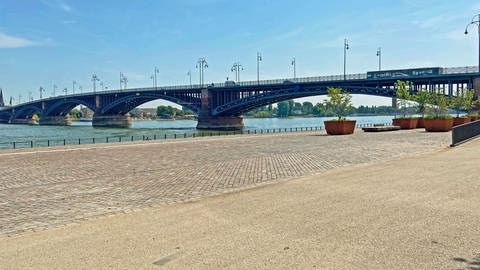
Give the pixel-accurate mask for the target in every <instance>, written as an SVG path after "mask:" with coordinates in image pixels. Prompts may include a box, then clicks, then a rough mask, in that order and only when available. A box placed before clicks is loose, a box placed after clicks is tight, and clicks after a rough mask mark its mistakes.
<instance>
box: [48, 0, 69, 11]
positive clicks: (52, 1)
mask: <svg viewBox="0 0 480 270" xmlns="http://www.w3.org/2000/svg"><path fill="white" fill-rule="evenodd" d="M42 3H43V4H44V5H46V6H48V7H50V8H56V9H61V10H63V11H65V12H71V11H72V7H71V6H70V5H68V4H67V3H65V2H64V1H62V0H42Z"/></svg>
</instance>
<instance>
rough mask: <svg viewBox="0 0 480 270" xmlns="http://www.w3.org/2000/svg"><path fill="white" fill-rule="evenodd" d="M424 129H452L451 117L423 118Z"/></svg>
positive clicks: (438, 130) (445, 130) (443, 130)
mask: <svg viewBox="0 0 480 270" xmlns="http://www.w3.org/2000/svg"><path fill="white" fill-rule="evenodd" d="M424 123H425V130H426V131H428V132H447V131H450V130H452V127H453V118H449V119H425V120H424Z"/></svg>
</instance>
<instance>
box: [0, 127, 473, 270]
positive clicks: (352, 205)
mask: <svg viewBox="0 0 480 270" xmlns="http://www.w3.org/2000/svg"><path fill="white" fill-rule="evenodd" d="M318 135H321V134H315V133H312V134H311V136H308V135H302V136H300V138H298V136H292V135H268V136H267V135H264V136H259V137H258V141H257V140H254V141H243V140H242V139H241V138H238V137H237V138H225V139H224V141H223V142H221V141H219V140H218V138H217V139H211V140H210V139H209V140H201V141H196V142H194V144H195V145H196V147H198V149H209V150H210V151H212V152H210V153H209V155H207V156H205V157H203V158H202V159H200V160H202V165H201V166H200V167H203V166H208V164H211V163H212V162H213V163H216V162H220V163H218V164H217V165H216V166H214V167H212V169H213V168H216V169H215V170H213V172H214V174H213V175H209V174H208V173H207V172H208V171H209V170H208V169H206V168H204V169H201V170H198V169H195V168H192V165H191V164H189V162H188V158H187V160H186V162H187V164H185V166H182V168H179V170H178V171H177V173H174V174H172V175H171V176H170V177H167V178H166V179H165V181H166V183H168V186H169V187H170V188H169V189H171V188H172V187H173V186H172V184H173V183H174V182H176V181H181V179H179V178H178V174H179V173H180V172H181V171H185V170H186V168H190V169H189V170H193V171H195V174H189V173H188V172H186V174H185V176H186V177H188V178H190V179H192V181H194V182H196V183H197V184H196V185H195V186H189V185H185V184H186V182H183V184H182V186H183V188H182V189H181V190H183V192H187V191H188V190H190V191H191V192H194V193H192V194H198V193H197V192H200V193H202V190H204V188H200V187H202V186H212V185H213V186H218V184H219V183H218V182H217V180H220V179H224V181H222V183H224V185H223V186H224V187H226V188H227V190H230V191H233V190H236V187H235V185H233V186H231V184H233V183H235V181H233V182H232V181H231V180H230V179H237V180H238V181H240V182H244V181H246V180H247V179H251V178H253V179H257V180H258V179H263V177H266V179H272V178H275V177H274V176H275V175H276V176H281V177H280V178H276V179H278V180H275V181H273V182H272V180H267V182H265V183H277V184H275V185H261V186H262V187H259V188H255V189H248V190H246V191H242V192H237V193H229V194H223V195H219V196H215V197H209V198H203V199H195V200H194V201H193V202H190V203H175V204H173V205H164V206H156V207H154V208H150V209H144V210H135V211H134V212H130V211H126V212H127V213H126V214H120V215H115V216H108V214H103V215H102V216H104V217H103V218H100V219H90V220H87V221H85V220H84V218H85V217H84V215H85V212H84V211H79V209H75V210H77V211H75V212H76V215H80V216H83V218H82V219H81V220H78V221H76V222H75V223H74V224H70V225H68V226H65V227H63V226H62V227H61V228H55V229H48V230H45V231H39V232H28V233H25V232H24V233H22V234H20V235H16V236H15V235H12V236H11V237H8V238H7V237H2V238H0V262H1V264H3V266H4V268H5V269H25V268H35V269H52V268H68V269H85V268H90V269H111V268H125V269H158V268H159V267H163V268H165V269H470V268H469V267H475V266H476V264H475V263H478V262H479V252H480V250H479V249H478V245H477V243H479V242H480V230H479V227H478V226H477V225H478V221H479V220H480V211H479V210H478V209H480V207H479V206H480V199H479V198H478V194H477V193H478V192H477V191H478V189H479V188H480V186H479V183H478V181H477V180H478V177H477V174H478V173H477V163H478V161H479V160H478V151H479V150H480V141H479V140H474V141H472V142H469V143H466V144H464V145H462V146H460V147H456V148H447V147H446V144H444V142H443V140H444V139H441V138H443V137H442V135H445V134H433V136H434V137H431V136H430V135H432V134H426V133H422V132H419V131H399V132H395V133H388V134H383V135H382V136H377V135H378V134H365V133H358V134H356V135H354V136H346V137H345V136H341V137H327V136H318ZM447 135H448V134H447ZM424 136H426V137H424ZM435 136H440V137H435ZM445 137H447V136H445ZM296 138H297V139H298V140H299V141H302V143H300V144H299V143H298V142H296ZM381 138H384V139H383V140H382V139H381ZM249 139H250V138H249ZM439 139H440V140H439ZM445 139H446V138H445ZM263 141H269V143H268V144H267V145H268V146H267V145H265V147H262V146H261V145H263ZM214 142H215V143H214ZM374 142H375V143H374ZM192 143H193V142H192ZM212 143H213V144H212ZM230 143H231V144H232V146H233V145H235V148H237V147H238V149H239V151H240V149H243V148H248V146H247V145H252V147H253V148H252V149H256V151H255V155H256V156H257V157H258V158H260V157H262V156H264V157H265V159H254V160H252V161H253V162H252V163H248V162H247V163H243V161H242V160H244V159H243V158H242V156H243V154H247V152H249V151H250V150H251V149H249V148H248V149H246V150H244V151H241V152H235V151H228V150H229V146H228V145H230ZM188 144H189V142H175V143H170V144H151V143H149V144H146V145H145V147H142V146H139V145H136V146H135V147H134V148H131V149H130V150H129V152H130V159H129V160H136V159H137V158H135V157H140V156H148V157H149V159H148V160H144V162H145V161H146V162H147V163H148V164H147V165H146V166H147V167H149V164H152V165H153V164H156V166H158V167H159V168H161V171H164V170H167V171H169V170H170V169H171V168H172V166H173V165H171V166H166V164H162V162H161V161H160V160H162V159H163V158H162V156H163V154H162V153H161V151H162V150H161V149H164V148H168V149H165V150H166V151H168V152H170V153H171V154H170V155H167V156H163V157H164V158H165V161H166V160H169V159H172V158H173V159H174V157H175V156H177V155H181V154H182V152H183V151H187V152H188V151H189V150H188V148H189V146H188ZM168 145H175V148H171V149H170V148H169V146H168ZM272 145H273V146H275V147H272ZM315 145H318V146H315ZM326 145H328V146H329V147H325V146H326ZM216 147H219V149H220V148H221V149H222V150H221V151H220V152H217V150H216V149H217V148H216ZM124 148H128V147H127V146H121V147H120V149H118V146H115V147H114V148H113V146H112V148H107V149H99V150H95V149H90V150H84V151H75V152H74V153H75V155H80V156H83V155H85V156H87V155H88V156H95V157H97V159H101V160H103V159H104V158H105V160H103V161H102V162H105V161H106V160H107V159H108V158H111V157H110V155H113V156H116V157H119V155H116V154H118V153H117V151H124ZM309 148H313V149H311V150H312V151H308V150H307V149H309ZM134 149H135V150H134ZM148 149H151V150H152V151H153V152H158V151H160V153H157V155H155V154H150V155H143V154H145V153H143V154H140V153H141V152H144V151H147V150H148ZM173 149H176V150H173ZM288 149H290V150H288ZM320 149H322V151H323V153H324V155H322V154H321V153H322V151H320ZM331 149H336V151H335V152H332V151H331ZM348 149H353V151H352V150H350V151H348ZM96 151H99V152H98V154H100V151H101V153H103V154H101V155H95V154H96V153H97V152H96ZM132 151H133V152H132ZM138 151H141V152H138ZM153 152H152V153H153ZM244 152H245V153H244ZM69 153H70V152H68V151H67V152H65V153H63V154H62V156H63V158H64V159H65V158H67V157H68V156H69V155H70V154H69ZM220 153H225V155H221V156H219V155H220ZM274 153H277V155H280V156H282V157H284V158H287V156H289V158H287V159H286V161H284V162H283V163H281V162H280V163H279V161H280V160H281V159H278V158H275V154H274ZM300 153H304V154H300ZM315 153H316V154H317V155H318V154H320V155H322V156H315V157H314V156H313V155H315ZM394 153H396V154H397V155H395V154H394ZM72 154H73V152H72ZM198 154H199V152H193V153H191V154H190V155H191V156H192V155H193V156H194V158H193V157H192V159H197V158H199V156H198ZM248 154H249V155H251V152H250V153H248ZM305 154H306V155H305ZM55 155H57V156H58V155H60V153H56V154H55ZM35 156H38V158H41V159H46V160H47V161H49V158H50V154H49V153H44V154H32V155H31V156H30V155H28V154H25V156H24V155H22V156H21V157H19V156H2V158H1V159H0V162H2V161H3V162H4V161H5V158H6V157H7V159H11V162H12V163H16V162H18V159H19V158H29V159H31V158H32V157H34V160H33V166H35V164H37V163H36V162H35V159H36V158H35ZM184 157H188V156H184ZM217 158H219V159H218V161H216V160H217ZM150 159H151V160H150ZM230 159H231V161H230ZM235 160H238V161H235ZM247 160H248V159H247ZM269 160H270V161H272V162H271V163H270V162H269ZM287 160H288V161H287ZM340 160H343V162H345V163H343V164H345V165H347V164H348V166H332V165H334V164H338V163H335V162H336V161H337V162H338V161H340ZM97 161H100V160H97ZM159 161H160V162H159ZM165 161H164V162H165ZM245 161H246V160H245ZM295 161H298V162H295ZM230 162H233V163H230ZM292 162H293V163H292ZM45 163H46V164H49V163H50V162H45ZM135 164H142V163H135ZM172 164H173V163H172ZM197 164H198V163H197ZM249 164H250V165H249ZM275 164H277V165H275ZM289 164H290V165H289ZM307 164H310V165H308V166H310V167H311V168H312V169H311V170H307V171H308V172H307V171H303V172H299V173H297V174H293V175H292V176H293V178H297V179H295V180H290V181H287V182H284V181H279V180H281V179H289V178H290V179H291V177H292V176H290V177H286V175H285V173H286V172H287V171H293V168H297V169H296V170H299V169H300V170H302V169H301V168H302V167H303V168H306V167H305V166H307ZM314 164H316V166H314ZM320 164H323V169H321V168H322V166H319V165H320ZM329 164H330V165H329ZM355 164H356V165H355ZM1 165H4V164H1ZM57 165H58V164H57ZM105 165H106V164H103V165H102V166H105ZM128 165H130V164H125V163H123V167H124V168H125V170H126V171H127V170H128V171H131V169H128V168H129V167H130V166H128ZM198 165H199V164H198ZM230 165H233V167H231V166H230ZM352 165H354V166H352ZM79 166H80V167H83V166H84V165H83V163H82V162H81V163H80V164H79ZM257 166H258V167H257ZM308 166H307V167H308ZM312 166H313V167H312ZM147 167H145V168H139V169H138V170H135V171H136V172H135V173H134V174H133V175H132V176H133V177H134V179H135V180H133V179H132V181H131V180H127V179H125V178H119V177H118V176H117V177H108V179H109V180H107V181H105V180H106V179H105V180H104V177H107V176H106V175H105V176H101V175H99V176H97V177H95V178H93V179H94V180H93V179H92V181H89V180H82V181H80V180H81V179H77V180H74V179H71V180H69V183H68V185H66V186H65V187H64V188H61V184H60V182H57V181H55V180H54V179H52V177H47V178H46V179H50V181H49V186H50V187H52V185H53V187H55V186H57V187H58V189H57V188H54V189H53V190H51V192H49V194H55V196H50V197H51V198H44V197H42V196H37V195H39V193H38V190H40V191H41V190H42V189H45V186H43V185H40V186H38V185H37V186H36V187H35V189H36V190H37V192H34V190H35V189H30V188H29V186H28V185H27V183H28V181H27V179H25V178H22V177H19V178H17V179H22V181H15V183H13V182H12V183H11V184H10V185H13V184H14V185H16V186H17V187H16V190H18V191H13V190H12V188H14V187H13V186H11V187H10V191H9V192H8V194H10V196H12V198H14V197H15V198H20V201H23V200H21V198H22V196H23V197H25V196H26V197H25V199H27V198H28V197H30V198H33V197H35V198H38V199H37V200H36V205H37V208H41V206H42V205H48V206H51V207H52V210H50V211H49V210H47V209H43V210H42V211H40V212H41V213H43V215H45V214H48V213H52V214H54V213H55V214H54V215H55V216H58V218H60V219H64V218H65V217H66V216H65V213H66V212H63V211H64V210H62V208H63V206H62V204H61V203H60V202H61V201H62V198H64V199H65V200H66V204H65V206H67V205H68V207H73V208H75V207H78V206H79V204H77V202H78V203H81V202H80V201H78V200H80V199H81V198H84V197H87V198H85V202H84V203H87V202H88V205H85V206H88V207H87V208H89V209H91V210H93V209H97V210H98V209H102V207H101V205H106V204H110V203H111V204H112V205H111V207H121V205H123V203H121V204H120V206H119V205H118V204H117V205H116V206H114V205H115V202H121V201H122V198H125V199H127V200H128V201H129V203H130V204H131V203H132V202H134V201H136V199H134V198H135V197H136V196H138V194H144V195H147V196H146V197H144V198H143V199H141V200H140V201H144V202H145V204H146V205H149V204H150V205H155V200H152V199H153V198H155V197H161V196H162V194H165V193H163V191H165V190H166V188H167V186H165V187H163V188H162V187H161V186H158V184H159V183H161V182H163V180H162V179H163V177H162V176H161V175H160V174H159V173H160V171H157V170H155V169H154V168H153V167H151V168H150V170H146V168H147ZM193 167H195V166H193ZM111 168H112V170H110V171H109V172H108V173H110V174H111V173H114V172H115V171H117V170H119V168H118V167H111ZM134 168H135V167H134ZM220 168H222V169H225V168H229V169H228V171H229V174H223V173H222V171H223V170H222V171H219V169H220ZM234 168H236V169H234ZM245 168H246V169H245ZM256 168H258V169H256ZM274 168H275V169H274ZM31 169H32V171H37V170H38V169H35V168H31ZM242 169H245V171H252V172H255V173H253V174H252V175H250V176H247V177H245V175H244V174H243V173H242V171H243V170H242ZM282 170H283V173H282ZM92 171H95V170H92ZM121 171H122V170H121ZM90 172H91V171H89V172H85V173H90ZM169 172H171V171H169ZM98 173H99V172H97V174H98ZM57 174H59V173H57ZM72 174H73V175H75V174H76V173H75V171H73V172H72ZM168 174H169V173H167V174H166V175H168ZM228 175H230V176H228ZM302 175H303V176H302ZM268 176H270V177H268ZM212 177H213V178H212ZM259 177H260V178H259ZM10 178H11V177H10ZM87 179H88V178H87ZM147 179H151V181H148V180H147ZM208 179H211V180H208ZM59 180H60V179H59ZM63 180H66V179H63ZM2 181H3V183H5V178H4V179H3V180H2ZM37 181H40V182H41V181H42V180H41V179H37ZM78 181H80V182H82V183H83V184H84V185H85V187H88V188H87V189H84V188H81V186H82V185H83V184H82V185H80V186H79V185H78ZM144 182H147V183H150V184H149V185H143V184H142V183H144ZM116 183H117V184H116ZM119 183H123V187H122V188H121V189H118V190H117V189H115V188H114V186H116V185H118V184H119ZM153 183H156V184H154V185H153ZM215 183H216V184H215ZM260 183H261V182H258V184H260ZM59 184H60V186H59ZM67 187H68V188H67ZM129 187H131V189H130V188H129ZM228 187H230V189H228ZM112 188H113V190H112ZM232 188H233V189H232ZM237 188H238V186H237ZM174 189H175V188H174ZM55 190H56V191H55ZM82 190H83V192H82ZM115 190H116V191H115ZM134 190H135V191H136V192H135V193H132V192H133V191H134ZM227 190H225V191H227ZM18 192H21V194H24V195H21V196H18V195H19V194H20V193H18ZM32 192H33V193H32ZM52 192H53V193H52ZM72 192H73V193H72ZM159 192H160V193H159ZM177 192H178V191H177ZM15 193H16V194H15ZM74 194H76V195H75V196H73V195H74ZM87 194H88V195H87ZM107 194H110V196H108V195H107ZM133 194H137V195H136V196H132V195H133ZM209 194H211V195H213V194H218V193H216V192H214V193H209ZM77 195H78V196H77ZM106 195H107V196H106ZM10 196H9V199H8V200H7V201H10V200H11V199H12V198H10ZM32 196H33V197H32ZM92 196H93V197H92ZM55 197H56V198H55ZM95 198H98V199H95ZM100 198H101V200H99V199H100ZM132 199H133V200H132ZM184 199H185V198H184ZM102 201H103V202H104V203H102ZM180 201H182V200H180ZM25 202H27V201H25ZM107 202H109V203H107ZM12 203H14V205H15V208H12V210H14V209H18V210H14V211H21V210H22V209H23V210H25V212H24V214H22V215H20V213H17V214H15V215H11V214H13V213H10V210H8V209H10V207H14V205H11V206H8V204H7V206H5V205H4V206H2V207H3V208H5V207H6V209H7V210H8V211H6V213H4V216H2V219H0V220H2V228H5V217H6V216H12V217H13V216H25V215H30V218H31V219H33V221H36V222H37V223H38V222H41V221H40V220H39V218H38V217H35V210H33V209H35V208H34V207H33V208H32V207H29V208H27V209H24V208H23V207H22V205H21V204H18V200H17V203H15V200H13V201H12ZM59 203H60V204H59ZM105 203H106V204H105ZM29 204H30V205H31V204H32V203H31V202H29ZM137 205H138V203H137ZM28 209H30V211H28ZM53 209H55V210H53ZM137 209H138V208H137ZM32 210H33V211H32ZM39 210H40V209H39ZM51 211H53V212H51ZM4 212H5V211H4ZM124 212H125V211H124ZM27 213H29V214H27ZM5 215H6V216H5ZM58 218H57V219H58ZM19 221H20V220H18V219H17V223H18V222H19ZM7 227H8V226H7Z"/></svg>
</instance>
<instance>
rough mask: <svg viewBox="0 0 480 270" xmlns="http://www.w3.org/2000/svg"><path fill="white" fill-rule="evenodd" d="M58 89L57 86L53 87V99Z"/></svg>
mask: <svg viewBox="0 0 480 270" xmlns="http://www.w3.org/2000/svg"><path fill="white" fill-rule="evenodd" d="M56 89H57V85H56V84H54V85H53V97H55V90H56Z"/></svg>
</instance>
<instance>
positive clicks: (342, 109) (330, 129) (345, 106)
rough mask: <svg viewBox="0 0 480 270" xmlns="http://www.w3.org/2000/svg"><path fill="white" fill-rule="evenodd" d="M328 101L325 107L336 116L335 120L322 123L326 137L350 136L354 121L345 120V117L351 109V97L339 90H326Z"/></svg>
mask: <svg viewBox="0 0 480 270" xmlns="http://www.w3.org/2000/svg"><path fill="white" fill-rule="evenodd" d="M327 95H328V100H326V101H325V106H326V107H327V108H331V110H332V112H333V113H334V114H335V116H337V118H336V119H332V120H329V121H324V124H325V130H326V131H327V134H328V135H346V134H352V133H353V132H354V130H355V123H356V121H355V120H348V119H346V118H345V117H346V115H347V113H348V111H349V110H350V108H351V107H352V96H351V95H350V94H349V93H347V92H344V91H343V90H342V89H341V88H333V87H330V88H328V94H327Z"/></svg>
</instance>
